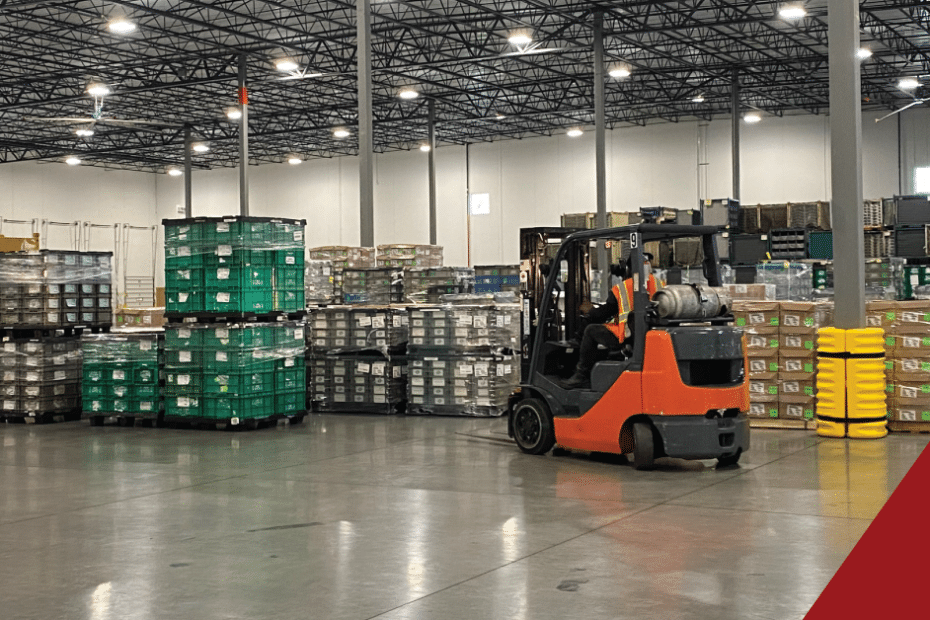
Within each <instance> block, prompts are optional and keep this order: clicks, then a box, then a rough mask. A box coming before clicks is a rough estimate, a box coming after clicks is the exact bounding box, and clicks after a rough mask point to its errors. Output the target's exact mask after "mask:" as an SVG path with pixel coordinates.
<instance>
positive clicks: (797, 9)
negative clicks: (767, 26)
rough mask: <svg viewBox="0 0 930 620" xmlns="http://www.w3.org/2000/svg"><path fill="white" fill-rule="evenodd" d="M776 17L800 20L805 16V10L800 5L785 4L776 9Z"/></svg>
mask: <svg viewBox="0 0 930 620" xmlns="http://www.w3.org/2000/svg"><path fill="white" fill-rule="evenodd" d="M778 15H779V17H781V18H782V19H801V18H802V17H804V16H805V15H807V10H806V9H805V8H804V7H803V6H802V5H800V4H785V5H783V6H782V7H781V8H780V9H778Z"/></svg>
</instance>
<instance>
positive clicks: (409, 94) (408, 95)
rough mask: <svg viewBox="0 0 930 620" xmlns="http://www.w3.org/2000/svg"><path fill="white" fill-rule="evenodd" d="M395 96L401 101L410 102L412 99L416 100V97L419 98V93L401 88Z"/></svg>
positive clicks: (411, 89)
mask: <svg viewBox="0 0 930 620" xmlns="http://www.w3.org/2000/svg"><path fill="white" fill-rule="evenodd" d="M397 96H398V97H400V98H401V99H405V100H407V101H410V100H412V99H416V98H417V97H419V96H420V93H418V92H417V91H416V90H414V89H413V88H402V89H400V91H398V93H397Z"/></svg>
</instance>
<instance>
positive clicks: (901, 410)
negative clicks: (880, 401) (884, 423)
mask: <svg viewBox="0 0 930 620" xmlns="http://www.w3.org/2000/svg"><path fill="white" fill-rule="evenodd" d="M888 411H889V413H890V414H891V419H892V420H896V421H898V422H930V403H927V404H924V405H917V406H913V407H908V406H903V407H902V406H895V407H889V409H888Z"/></svg>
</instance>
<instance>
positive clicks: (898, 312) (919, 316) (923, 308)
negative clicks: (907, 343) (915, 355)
mask: <svg viewBox="0 0 930 620" xmlns="http://www.w3.org/2000/svg"><path fill="white" fill-rule="evenodd" d="M891 333H893V334H926V335H928V336H930V301H928V300H919V301H899V302H897V305H896V306H895V319H894V324H893V325H892V326H891Z"/></svg>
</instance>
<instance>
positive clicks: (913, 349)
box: [885, 334, 930, 359]
mask: <svg viewBox="0 0 930 620" xmlns="http://www.w3.org/2000/svg"><path fill="white" fill-rule="evenodd" d="M891 342H893V343H894V353H893V355H892V357H894V358H895V359H904V358H918V359H927V358H930V334H928V335H926V336H921V335H919V334H891V335H887V334H886V336H885V348H886V351H887V348H888V345H889V343H891Z"/></svg>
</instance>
